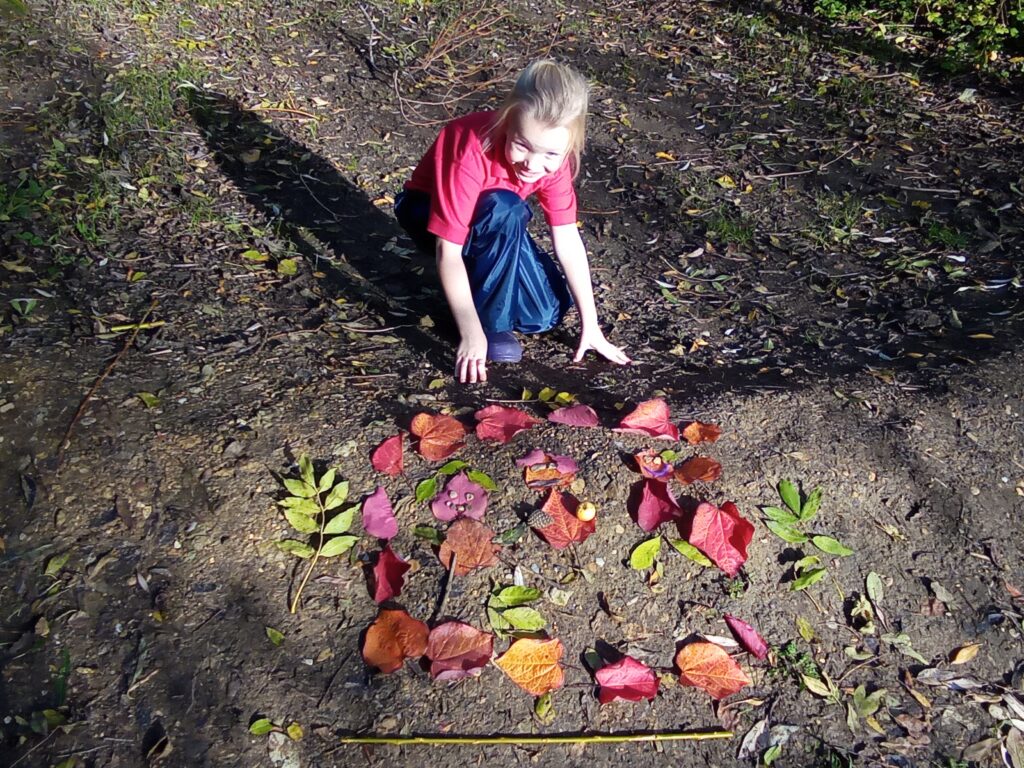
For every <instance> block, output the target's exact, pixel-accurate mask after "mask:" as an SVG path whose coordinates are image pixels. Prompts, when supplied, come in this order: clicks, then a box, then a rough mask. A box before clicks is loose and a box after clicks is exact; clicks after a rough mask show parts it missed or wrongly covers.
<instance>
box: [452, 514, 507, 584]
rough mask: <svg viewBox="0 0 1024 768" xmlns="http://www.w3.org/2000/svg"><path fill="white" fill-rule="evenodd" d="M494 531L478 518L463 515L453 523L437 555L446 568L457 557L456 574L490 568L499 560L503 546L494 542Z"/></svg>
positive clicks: (463, 574) (460, 574)
mask: <svg viewBox="0 0 1024 768" xmlns="http://www.w3.org/2000/svg"><path fill="white" fill-rule="evenodd" d="M493 538H494V531H492V530H491V529H490V528H488V527H487V526H486V525H484V524H483V523H481V522H479V521H477V520H471V519H469V518H466V517H461V518H459V519H458V520H456V521H455V522H454V523H452V527H451V528H449V529H448V533H447V534H446V535H445V539H444V543H443V544H441V549H440V550H439V551H438V553H437V556H438V558H439V559H440V560H441V562H442V563H443V564H444V567H445V568H451V562H452V554H453V553H454V554H455V556H456V559H455V575H456V576H465V575H466V574H467V573H469V572H470V571H472V570H474V569H476V568H490V567H491V566H492V565H494V564H495V563H496V562H498V554H497V553H498V552H500V551H501V546H499V545H498V544H494V543H493V542H492V541H491V540H492V539H493Z"/></svg>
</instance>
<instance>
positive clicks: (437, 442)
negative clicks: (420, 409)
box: [411, 413, 466, 461]
mask: <svg viewBox="0 0 1024 768" xmlns="http://www.w3.org/2000/svg"><path fill="white" fill-rule="evenodd" d="M411 431H412V433H413V434H414V435H416V437H418V438H419V439H420V442H419V447H418V450H419V452H420V456H422V457H423V458H425V459H427V460H429V461H440V460H441V459H446V458H448V457H449V456H451V455H452V454H453V453H455V452H456V451H457V450H459V449H460V448H461V447H462V446H463V439H464V438H465V437H466V428H465V427H464V426H463V425H462V422H461V421H458V420H457V419H453V418H452V417H451V416H445V415H444V414H440V415H437V416H435V415H434V414H432V413H417V414H416V415H415V416H414V417H413V420H412V426H411Z"/></svg>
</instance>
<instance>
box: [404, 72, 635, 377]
mask: <svg viewBox="0 0 1024 768" xmlns="http://www.w3.org/2000/svg"><path fill="white" fill-rule="evenodd" d="M586 116H587V84H586V81H585V80H584V79H583V78H582V77H581V76H580V75H579V74H578V73H576V72H574V71H573V70H572V69H570V68H568V67H566V66H563V65H561V64H556V63H555V62H553V61H547V60H544V61H535V62H533V63H532V64H530V65H529V66H528V67H527V68H526V69H524V70H523V71H522V73H521V74H520V75H519V78H518V79H517V80H516V84H515V86H514V88H513V89H512V93H511V94H510V95H509V97H508V98H507V99H506V101H505V104H504V105H503V106H502V108H501V109H500V110H498V111H497V112H475V113H473V114H470V115H466V116H465V117H461V118H459V119H457V120H454V121H452V122H451V123H449V124H448V125H446V126H445V127H444V128H443V129H442V130H441V133H440V135H439V136H438V137H437V140H436V141H435V142H434V144H433V146H431V148H430V149H429V150H428V151H427V154H425V155H424V156H423V159H422V160H420V162H419V165H417V166H416V170H415V171H413V174H412V178H411V179H410V180H409V181H407V182H406V184H405V189H404V190H403V191H402V192H401V193H400V194H399V195H398V196H397V197H396V198H395V215H396V216H397V218H398V221H399V223H400V224H401V225H402V226H403V227H404V228H405V230H406V232H408V233H409V235H410V237H412V239H413V240H414V241H415V242H416V244H417V245H418V246H419V247H420V248H422V249H425V250H427V251H428V252H431V253H436V256H437V268H438V272H439V274H440V278H441V285H442V287H443V289H444V294H445V297H446V298H447V300H448V306H449V307H450V308H451V311H452V315H453V316H454V318H455V323H456V325H457V326H458V329H459V335H460V337H461V340H460V342H459V346H458V349H457V351H456V356H455V373H456V375H457V376H458V378H459V381H461V382H467V381H468V382H477V381H486V380H487V362H488V361H492V362H513V363H514V362H518V361H519V360H520V359H521V358H522V354H523V351H522V347H520V345H519V341H518V340H517V339H516V337H515V334H514V333H513V331H519V332H521V333H540V332H541V331H547V330H549V329H551V328H553V327H554V326H555V325H557V324H558V323H559V322H560V321H561V320H562V317H563V316H564V315H565V313H566V311H567V310H568V309H569V307H570V306H572V304H573V302H574V301H575V304H576V307H577V309H578V310H579V313H580V324H581V326H582V331H581V333H580V341H579V346H578V347H577V348H576V356H575V358H574V360H575V361H577V362H578V361H580V360H582V359H583V355H584V354H585V353H586V352H587V350H589V349H593V350H595V351H596V352H598V353H600V354H601V355H603V356H604V357H606V358H607V359H609V360H611V361H612V362H614V363H619V364H620V365H622V364H626V363H628V362H630V360H629V358H628V357H626V354H625V352H623V351H622V350H621V349H619V348H618V347H616V346H614V345H612V344H611V343H610V342H609V341H608V340H607V339H605V337H604V333H602V331H601V328H600V327H599V326H598V324H597V311H596V310H595V308H594V293H593V288H592V286H591V280H590V267H589V265H588V263H587V252H586V249H585V248H584V246H583V241H582V240H581V239H580V234H579V231H578V230H577V228H576V193H575V190H574V189H573V184H572V182H573V178H574V177H575V175H576V174H577V173H578V171H579V166H580V152H581V150H582V149H583V141H584V132H585V127H586ZM532 194H536V195H537V200H538V201H539V203H540V207H541V209H542V210H543V211H544V217H545V219H547V223H548V226H549V227H550V228H551V241H552V243H553V244H554V249H555V256H557V257H558V261H559V263H560V264H561V266H562V271H563V272H564V277H563V276H562V274H560V273H559V271H558V268H557V267H556V266H555V264H554V262H553V261H552V259H551V257H550V256H548V255H547V254H546V253H543V252H542V251H541V250H540V249H539V248H538V247H537V245H536V243H534V241H533V238H531V237H530V235H529V234H528V233H527V231H526V225H527V223H528V222H529V220H530V217H531V213H530V209H529V207H528V206H527V204H526V202H525V201H526V198H528V197H529V196H530V195H532ZM570 294H571V298H570Z"/></svg>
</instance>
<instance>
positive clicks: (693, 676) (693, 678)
mask: <svg viewBox="0 0 1024 768" xmlns="http://www.w3.org/2000/svg"><path fill="white" fill-rule="evenodd" d="M676 666H677V667H678V668H679V682H680V683H682V684H683V685H692V686H694V687H696V688H700V689H702V690H704V691H706V692H707V693H708V694H710V695H711V698H713V699H724V698H725V697H726V696H731V695H732V694H734V693H736V692H737V691H738V690H740V689H741V688H743V687H744V686H745V685H750V678H749V677H747V675H746V673H744V671H743V670H742V669H740V665H739V664H737V663H736V660H735V659H733V658H732V656H730V655H729V654H728V653H726V652H725V649H724V648H722V647H721V646H718V645H715V644H714V643H708V642H703V641H701V642H696V643H689V644H687V645H684V646H683V647H682V648H680V649H679V653H678V654H676Z"/></svg>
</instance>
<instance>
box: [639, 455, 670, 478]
mask: <svg viewBox="0 0 1024 768" xmlns="http://www.w3.org/2000/svg"><path fill="white" fill-rule="evenodd" d="M633 460H634V461H636V466H637V469H639V470H640V474H641V475H643V476H644V477H647V478H650V479H651V480H660V481H662V482H663V483H665V482H668V479H669V478H670V477H671V476H672V465H671V464H669V463H668V462H667V461H665V460H664V459H663V458H661V454H660V453H658V452H657V451H653V450H651V449H650V448H648V449H647V450H645V451H640V453H638V454H636V455H635V456H633Z"/></svg>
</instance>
